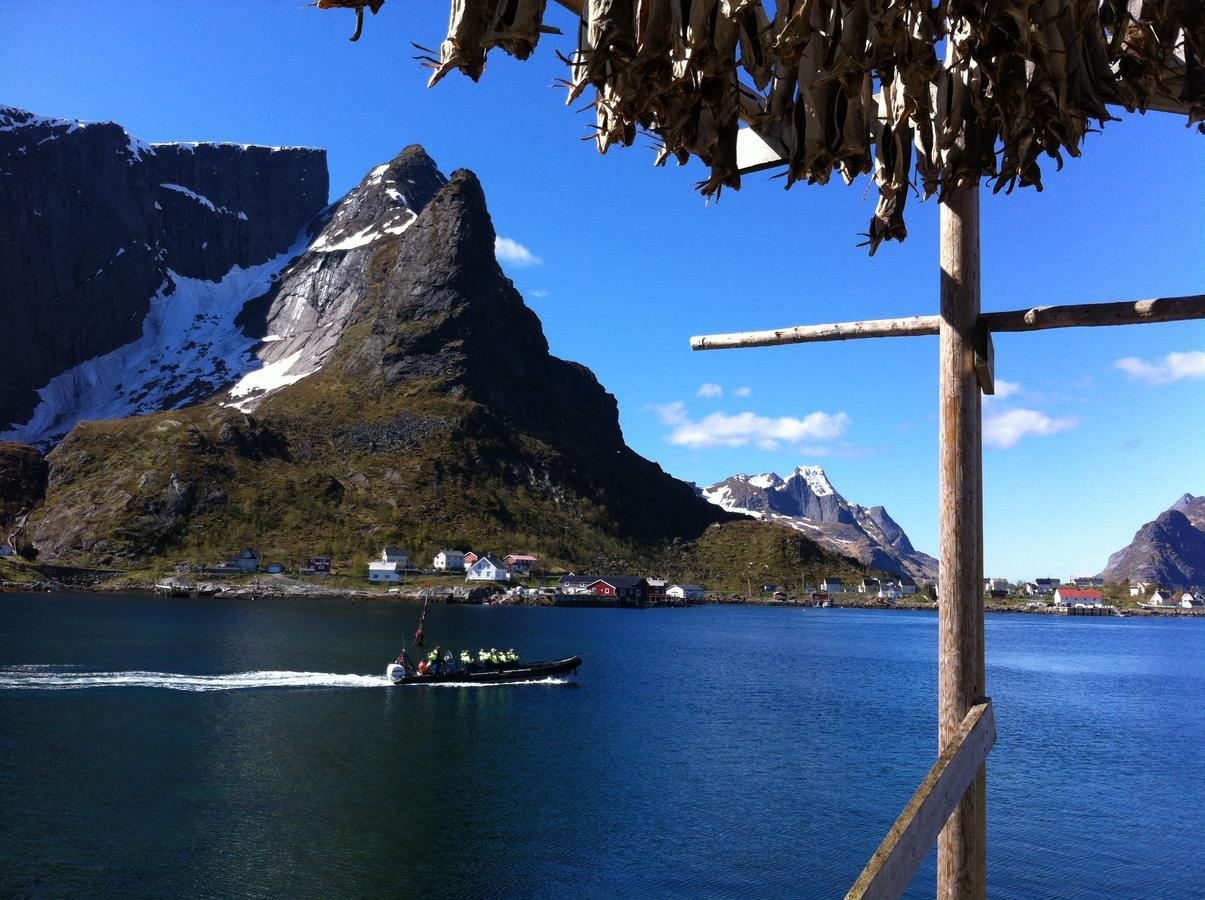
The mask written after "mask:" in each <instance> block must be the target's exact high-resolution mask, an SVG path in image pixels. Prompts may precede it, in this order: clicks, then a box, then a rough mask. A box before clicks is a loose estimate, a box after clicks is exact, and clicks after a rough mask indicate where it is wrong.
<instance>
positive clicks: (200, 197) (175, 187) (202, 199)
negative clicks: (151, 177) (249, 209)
mask: <svg viewBox="0 0 1205 900" xmlns="http://www.w3.org/2000/svg"><path fill="white" fill-rule="evenodd" d="M159 187H161V188H166V189H167V190H169V191H175V192H176V193H177V194H183V195H184V196H185V197H187V198H188V199H190V200H193V201H195V202H197V203H199V204H201V205H202V206H204V207H206V208H207V209H208V210H209V211H210V212H212V213H220V214H221V215H224V216H237V217H238V218H239V219H240V220H241V221H243V222H246V221H247V214H246V213H245V212H242V211H241V210H233V209H228V208H227V207H225V206H214V204H213V201H212V200H210V199H209V198H208V197H206V196H205V195H204V194H198V193H197V192H196V191H192V190H189V189H188V188H186V187H185V186H184V185H182V184H171V183H170V182H168V183H165V184H161V185H159Z"/></svg>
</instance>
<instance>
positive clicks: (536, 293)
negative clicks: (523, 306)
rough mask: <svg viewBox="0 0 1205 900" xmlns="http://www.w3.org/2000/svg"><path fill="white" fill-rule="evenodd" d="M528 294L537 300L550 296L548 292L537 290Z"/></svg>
mask: <svg viewBox="0 0 1205 900" xmlns="http://www.w3.org/2000/svg"><path fill="white" fill-rule="evenodd" d="M527 293H528V294H529V295H530V296H532V297H535V298H536V299H537V300H540V299H542V298H544V297H547V296H548V291H540V290H536V291H528V292H527Z"/></svg>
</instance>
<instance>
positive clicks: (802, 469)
mask: <svg viewBox="0 0 1205 900" xmlns="http://www.w3.org/2000/svg"><path fill="white" fill-rule="evenodd" d="M795 474H796V475H798V476H799V477H800V478H802V479H803V480H804V481H806V482H807V486H808V487H809V488H811V489H812V493H813V494H815V495H816V496H817V497H828V496H830V495H832V494H835V493H837V492H836V491H835V490H833V486H832V484H831V483H830V482H829V480H828V476H827V475H825V474H824V469H823V468H821V467H820V466H796V467H795ZM774 477H775V478H777V477H778V476H777V475H776V476H774ZM781 480H782V479H779V481H781Z"/></svg>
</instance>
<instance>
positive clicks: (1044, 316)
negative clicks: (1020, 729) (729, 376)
mask: <svg viewBox="0 0 1205 900" xmlns="http://www.w3.org/2000/svg"><path fill="white" fill-rule="evenodd" d="M1188 319H1205V294H1190V295H1188V296H1184V297H1158V298H1155V299H1153V300H1137V301H1135V300H1125V301H1122V302H1120V303H1085V304H1080V305H1078V306H1076V305H1070V306H1034V307H1031V308H1030V309H1015V310H1012V311H1010V312H994V313H982V314H981V315H980V316H979V324H980V326H981V327H982V328H983V329H985V330H986V331H987V332H1004V331H1041V330H1043V329H1046V328H1092V327H1099V326H1102V325H1137V324H1141V323H1144V322H1181V321H1185V320H1188ZM940 325H941V317H940V316H911V317H909V318H905V319H870V320H867V321H865V322H836V323H834V324H831V325H795V326H793V327H791V328H776V329H774V330H772V331H738V332H734V333H732V334H705V335H696V336H695V337H692V338H691V339H690V347H691V349H692V350H729V349H733V348H737V347H774V346H777V345H780V344H814V343H820V342H822V341H850V340H857V339H859V338H881V337H912V336H915V335H918V334H937V331H938V328H939V326H940Z"/></svg>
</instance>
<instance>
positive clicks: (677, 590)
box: [665, 584, 705, 600]
mask: <svg viewBox="0 0 1205 900" xmlns="http://www.w3.org/2000/svg"><path fill="white" fill-rule="evenodd" d="M704 593H705V592H704V591H703V589H702V588H701V587H699V586H698V585H697V584H671V585H670V586H669V587H667V588H666V589H665V596H666V597H670V598H672V599H674V600H702V599H703V596H704Z"/></svg>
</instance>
